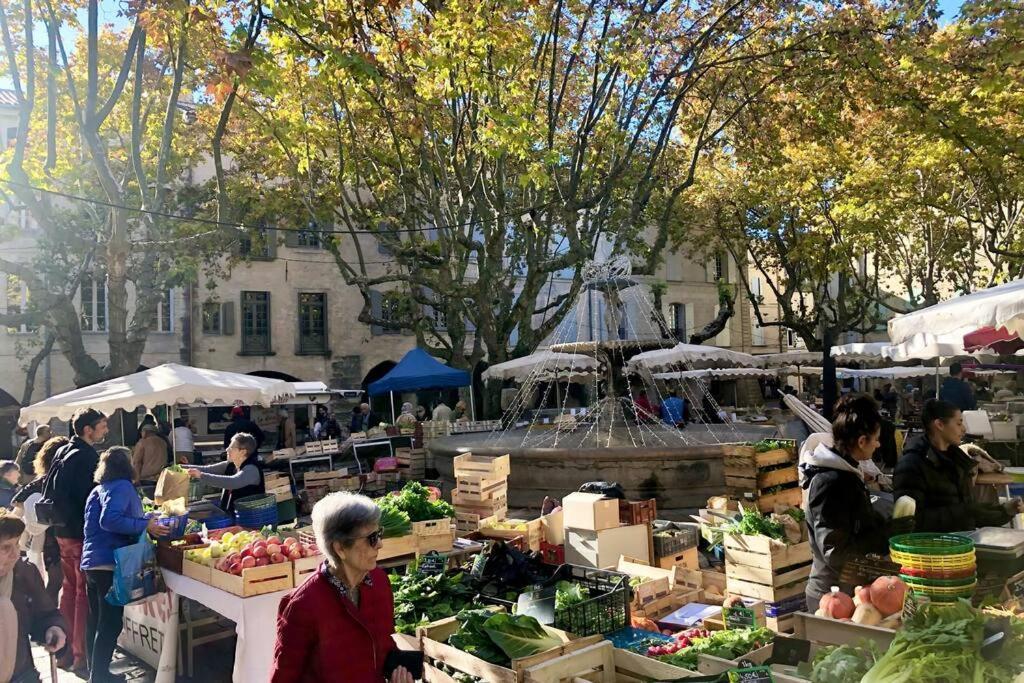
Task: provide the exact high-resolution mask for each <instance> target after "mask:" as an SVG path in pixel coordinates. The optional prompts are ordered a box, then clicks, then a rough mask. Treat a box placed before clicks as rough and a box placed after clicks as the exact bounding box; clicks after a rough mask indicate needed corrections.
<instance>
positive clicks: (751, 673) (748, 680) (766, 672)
mask: <svg viewBox="0 0 1024 683" xmlns="http://www.w3.org/2000/svg"><path fill="white" fill-rule="evenodd" d="M774 681H775V679H774V678H772V670H771V669H770V668H769V667H767V666H749V667H746V668H743V669H729V683H774Z"/></svg>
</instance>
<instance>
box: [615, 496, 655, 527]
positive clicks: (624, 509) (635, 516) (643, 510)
mask: <svg viewBox="0 0 1024 683" xmlns="http://www.w3.org/2000/svg"><path fill="white" fill-rule="evenodd" d="M657 518H658V500H657V499H656V498H650V499H648V500H620V501H619V523H621V524H653V523H654V520H655V519H657Z"/></svg>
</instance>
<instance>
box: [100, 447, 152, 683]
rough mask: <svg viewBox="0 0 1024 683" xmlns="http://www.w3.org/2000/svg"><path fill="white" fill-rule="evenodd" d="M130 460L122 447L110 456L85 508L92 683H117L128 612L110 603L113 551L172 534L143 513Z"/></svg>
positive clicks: (106, 455) (107, 453) (105, 454)
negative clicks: (115, 668)
mask: <svg viewBox="0 0 1024 683" xmlns="http://www.w3.org/2000/svg"><path fill="white" fill-rule="evenodd" d="M131 458H132V452H131V451H130V450H128V449H127V448H124V447H123V446H114V447H113V448H108V449H107V450H105V451H104V452H103V453H102V454H101V455H100V463H99V466H98V467H97V468H96V475H95V477H94V481H95V482H96V484H97V486H96V488H94V489H93V490H92V492H91V493H90V494H89V498H88V499H87V500H86V502H85V538H84V540H83V542H82V571H84V572H85V581H86V592H87V594H88V596H89V618H88V620H87V621H86V652H87V653H88V657H89V680H90V681H91V682H93V683H105V682H106V681H113V680H118V678H117V677H116V676H113V675H112V674H111V673H110V660H111V658H112V657H113V656H114V646H115V645H117V637H118V636H119V635H120V634H121V627H122V623H121V618H122V616H123V613H124V608H123V607H119V606H116V605H111V604H110V603H109V602H107V600H106V596H107V592H108V591H109V590H110V587H111V585H113V582H114V551H115V550H117V549H118V548H123V547H124V546H127V545H131V544H133V543H136V542H137V541H138V540H139V536H140V535H141V534H142V533H143V532H146V531H148V532H149V533H151V534H152V535H154V536H166V535H167V532H168V529H167V527H165V526H162V525H161V524H160V522H158V521H157V520H156V519H155V518H148V517H146V515H145V513H144V512H143V510H142V499H141V498H139V494H138V492H137V491H136V490H135V487H134V486H133V485H132V480H133V479H134V478H135V470H134V469H133V468H132V459H131Z"/></svg>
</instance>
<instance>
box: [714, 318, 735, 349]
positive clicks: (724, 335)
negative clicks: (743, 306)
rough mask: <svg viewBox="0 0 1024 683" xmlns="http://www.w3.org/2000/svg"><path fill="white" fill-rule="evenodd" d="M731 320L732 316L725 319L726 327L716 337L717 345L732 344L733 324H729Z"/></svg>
mask: <svg viewBox="0 0 1024 683" xmlns="http://www.w3.org/2000/svg"><path fill="white" fill-rule="evenodd" d="M731 322H732V318H729V320H727V321H725V328H724V329H723V330H722V331H721V332H719V333H718V336H717V337H715V345H716V346H732V326H731V325H730V324H729V323H731Z"/></svg>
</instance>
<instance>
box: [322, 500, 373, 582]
mask: <svg viewBox="0 0 1024 683" xmlns="http://www.w3.org/2000/svg"><path fill="white" fill-rule="evenodd" d="M312 516H313V533H314V534H315V535H316V545H317V547H318V548H320V550H321V551H322V552H323V553H324V554H325V555H327V561H328V563H329V564H330V565H331V567H333V568H335V569H336V568H337V567H338V566H339V564H340V562H341V560H340V558H339V557H338V554H337V553H336V552H335V550H334V542H335V541H338V542H340V543H341V544H342V545H343V546H344V547H346V548H347V547H349V546H351V545H352V543H354V542H355V541H356V540H357V537H356V536H355V534H356V533H357V532H358V531H359V530H360V529H362V528H365V527H367V526H369V525H371V524H375V523H376V522H377V520H379V519H380V508H379V507H377V504H376V503H374V502H373V501H372V500H371V499H370V498H367V497H366V496H364V495H361V494H358V493H350V492H348V491H339V492H337V493H332V494H329V495H328V496H325V497H324V498H321V499H320V500H319V501H318V502H317V503H316V505H314V506H313V515H312Z"/></svg>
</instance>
